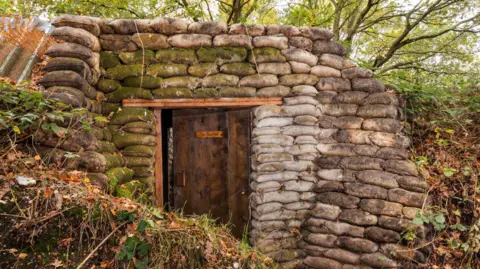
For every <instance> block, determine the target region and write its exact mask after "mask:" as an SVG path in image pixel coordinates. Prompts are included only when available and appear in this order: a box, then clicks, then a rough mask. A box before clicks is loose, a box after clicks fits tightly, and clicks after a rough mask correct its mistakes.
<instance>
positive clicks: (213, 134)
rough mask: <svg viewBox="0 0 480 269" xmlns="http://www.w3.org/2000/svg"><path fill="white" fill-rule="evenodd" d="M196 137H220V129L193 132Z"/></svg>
mask: <svg viewBox="0 0 480 269" xmlns="http://www.w3.org/2000/svg"><path fill="white" fill-rule="evenodd" d="M195 137H196V138H220V137H223V132H222V131H205V132H195Z"/></svg>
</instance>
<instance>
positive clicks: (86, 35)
mask: <svg viewBox="0 0 480 269" xmlns="http://www.w3.org/2000/svg"><path fill="white" fill-rule="evenodd" d="M51 36H53V37H54V38H56V39H59V40H63V41H65V42H70V43H75V44H80V45H82V46H85V47H87V48H89V49H91V50H92V51H95V52H99V51H100V42H99V41H98V38H97V37H96V36H94V35H93V34H92V33H90V32H88V31H87V30H84V29H81V28H73V27H69V26H62V27H58V28H55V30H53V32H52V33H51Z"/></svg>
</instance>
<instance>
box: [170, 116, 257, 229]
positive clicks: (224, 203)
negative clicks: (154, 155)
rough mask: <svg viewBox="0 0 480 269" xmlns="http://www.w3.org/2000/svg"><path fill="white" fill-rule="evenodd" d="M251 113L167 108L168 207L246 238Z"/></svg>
mask: <svg viewBox="0 0 480 269" xmlns="http://www.w3.org/2000/svg"><path fill="white" fill-rule="evenodd" d="M251 128H252V112H251V108H238V109H231V108H230V109H228V108H214V109H162V110H161V142H162V174H163V202H164V206H165V207H166V208H168V209H169V210H182V211H183V212H184V213H185V214H208V215H209V216H210V217H211V218H214V219H217V221H218V222H220V223H229V224H230V225H231V228H232V233H233V234H234V235H235V236H237V237H241V236H242V234H243V233H244V230H245V227H246V225H247V224H248V222H249V219H250V215H249V201H248V197H249V194H250V187H249V178H250V143H251Z"/></svg>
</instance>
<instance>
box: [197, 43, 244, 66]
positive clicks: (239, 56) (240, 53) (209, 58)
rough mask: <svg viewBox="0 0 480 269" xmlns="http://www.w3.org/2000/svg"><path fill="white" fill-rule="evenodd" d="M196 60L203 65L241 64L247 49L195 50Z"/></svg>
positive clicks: (218, 48) (206, 48)
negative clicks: (203, 63)
mask: <svg viewBox="0 0 480 269" xmlns="http://www.w3.org/2000/svg"><path fill="white" fill-rule="evenodd" d="M197 56H198V59H199V60H200V61H201V62H205V63H219V64H223V63H232V62H243V61H245V59H246V58H247V49H246V48H242V47H210V48H209V47H202V48H199V49H198V50H197Z"/></svg>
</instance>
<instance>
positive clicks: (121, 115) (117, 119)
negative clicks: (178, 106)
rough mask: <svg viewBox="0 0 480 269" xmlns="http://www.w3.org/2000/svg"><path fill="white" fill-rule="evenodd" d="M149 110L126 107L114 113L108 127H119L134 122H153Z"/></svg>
mask: <svg viewBox="0 0 480 269" xmlns="http://www.w3.org/2000/svg"><path fill="white" fill-rule="evenodd" d="M153 120H154V117H153V113H152V111H151V110H148V109H145V108H136V107H126V108H123V109H122V110H121V111H118V112H117V113H115V114H114V115H113V116H112V118H111V119H110V125H121V124H126V123H129V122H134V121H145V122H153Z"/></svg>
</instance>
